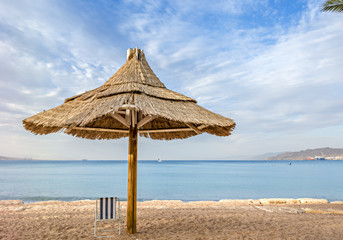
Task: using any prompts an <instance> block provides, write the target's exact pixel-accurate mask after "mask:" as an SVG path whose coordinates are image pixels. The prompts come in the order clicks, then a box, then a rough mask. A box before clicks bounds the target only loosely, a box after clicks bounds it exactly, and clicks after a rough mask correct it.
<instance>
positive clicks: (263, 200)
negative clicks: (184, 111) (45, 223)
mask: <svg viewBox="0 0 343 240" xmlns="http://www.w3.org/2000/svg"><path fill="white" fill-rule="evenodd" d="M95 201H96V200H93V199H82V200H73V201H63V200H46V201H32V202H24V200H19V199H15V200H12V199H11V200H0V206H2V205H18V204H20V205H30V204H35V205H39V204H44V205H45V204H48V203H77V202H84V203H86V202H95ZM121 203H125V204H126V201H121ZM146 203H158V204H168V203H173V204H180V205H182V204H183V205H192V204H195V205H199V204H202V203H205V204H207V205H211V204H212V205H218V204H229V205H230V204H232V205H257V206H258V205H273V204H274V205H275V204H276V205H277V204H287V205H291V204H343V201H341V200H337V201H329V200H327V199H322V198H261V199H221V200H218V201H212V200H197V201H183V200H158V199H156V200H146V201H137V204H138V205H144V204H146Z"/></svg>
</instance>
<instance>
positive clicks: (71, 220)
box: [0, 199, 343, 240]
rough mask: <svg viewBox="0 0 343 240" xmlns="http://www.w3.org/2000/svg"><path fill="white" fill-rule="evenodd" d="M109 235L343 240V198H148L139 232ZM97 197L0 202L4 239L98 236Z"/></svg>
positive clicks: (140, 209) (141, 206)
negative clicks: (93, 198) (156, 199)
mask: <svg viewBox="0 0 343 240" xmlns="http://www.w3.org/2000/svg"><path fill="white" fill-rule="evenodd" d="M121 205H122V211H121V213H122V214H121V215H122V219H121V224H122V234H121V235H120V236H115V237H113V238H109V239H135V240H136V239H142V240H143V239H343V202H332V203H327V201H326V200H313V199H307V200H306V199H305V200H304V199H303V200H296V199H260V200H222V201H220V202H212V201H208V202H189V203H184V202H182V201H148V202H141V203H138V213H137V234H135V235H128V234H127V233H126V203H125V202H121ZM94 211H95V201H91V200H85V201H75V202H61V201H48V202H37V203H31V204H23V203H22V202H21V201H0V239H96V238H94V237H93V231H94Z"/></svg>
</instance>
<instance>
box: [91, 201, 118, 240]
mask: <svg viewBox="0 0 343 240" xmlns="http://www.w3.org/2000/svg"><path fill="white" fill-rule="evenodd" d="M116 222H118V223H116ZM115 231H118V234H119V235H120V200H119V198H117V197H107V198H99V199H98V200H96V207H95V227H94V236H95V237H97V238H103V237H112V236H114V234H110V235H106V234H104V235H102V234H101V233H104V232H106V233H107V234H109V233H110V232H115ZM99 233H100V234H99Z"/></svg>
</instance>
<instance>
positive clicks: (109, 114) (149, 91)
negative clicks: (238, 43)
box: [23, 48, 235, 140]
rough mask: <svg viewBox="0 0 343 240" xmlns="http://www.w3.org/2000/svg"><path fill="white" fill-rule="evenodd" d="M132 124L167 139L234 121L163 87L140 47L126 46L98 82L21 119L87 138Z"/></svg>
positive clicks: (31, 126) (219, 131)
mask: <svg viewBox="0 0 343 240" xmlns="http://www.w3.org/2000/svg"><path fill="white" fill-rule="evenodd" d="M130 124H133V125H136V126H137V127H138V133H139V134H140V136H144V137H150V138H152V139H166V140H169V139H177V138H187V137H191V136H194V135H197V134H201V133H203V132H207V133H209V134H214V135H217V136H228V135H230V134H231V131H232V130H233V129H234V127H235V123H234V122H233V121H232V120H231V119H229V118H226V117H223V116H221V115H218V114H215V113H213V112H210V111H208V110H206V109H205V108H202V107H200V106H199V105H197V102H196V101H195V100H194V99H192V98H189V97H186V96H184V95H182V94H180V93H176V92H173V91H171V90H169V89H167V88H166V87H165V86H164V85H163V83H162V82H161V81H160V80H159V79H158V77H157V76H156V75H155V74H154V72H153V71H152V70H151V68H150V66H149V65H148V62H147V61H146V59H145V55H144V53H143V51H142V50H140V49H138V48H136V49H129V50H128V57H127V61H126V63H125V64H124V65H123V66H122V67H121V68H120V69H119V70H118V71H117V72H116V73H115V74H114V75H113V76H112V77H111V78H110V79H109V80H108V81H106V82H105V83H104V84H103V85H102V86H100V87H98V88H96V89H94V90H91V91H88V92H85V93H82V94H79V95H76V96H74V97H71V98H67V99H66V100H65V102H64V103H63V104H62V105H60V106H58V107H55V108H53V109H50V110H48V111H44V112H41V113H38V114H36V115H34V116H32V117H29V118H26V119H24V120H23V125H24V127H25V128H26V129H27V130H29V131H31V132H33V133H35V134H49V133H53V132H57V131H59V130H63V131H64V132H65V133H67V134H71V135H73V136H76V137H82V138H88V139H114V138H121V137H126V136H128V129H129V127H130Z"/></svg>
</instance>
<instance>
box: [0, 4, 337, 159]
mask: <svg viewBox="0 0 343 240" xmlns="http://www.w3.org/2000/svg"><path fill="white" fill-rule="evenodd" d="M323 2H324V1H319V0H308V1H300V0H299V1H297V0H295V1H288V0H274V1H267V0H261V1H253V0H230V1H229V0H227V1H224V0H218V1H206V0H204V1H197V0H182V1H181V0H172V1H158V0H152V1H143V0H125V1H114V0H113V1H106V0H97V1H95V0H94V1H91V0H89V1H81V0H75V1H69V0H36V1H25V0H15V1H13V0H0V63H1V64H0V116H1V117H0V155H1V156H11V157H20V158H24V157H27V158H34V159H44V160H68V159H70V160H74V159H92V160H100V159H101V160H125V159H127V152H128V139H127V138H123V139H119V140H95V141H94V140H86V139H80V138H75V137H72V136H70V135H66V134H63V133H61V132H58V133H54V134H49V135H34V134H33V133H31V132H28V131H26V130H25V129H24V128H23V126H22V120H23V119H25V118H27V117H29V116H31V115H34V114H36V113H38V112H41V111H43V110H48V109H50V108H53V107H56V106H58V105H60V104H62V103H63V102H64V99H65V98H68V97H71V96H74V95H76V94H79V93H83V92H84V91H88V90H91V89H94V88H96V87H98V86H100V85H102V84H103V83H104V82H105V81H106V80H107V79H108V78H109V77H111V76H112V75H113V74H114V73H115V72H116V71H117V70H118V69H119V68H120V67H121V66H122V65H123V64H124V63H125V61H126V50H127V49H128V48H134V47H136V46H138V47H139V48H140V49H143V50H144V52H145V55H146V58H147V61H148V62H149V65H150V66H151V68H152V69H153V71H154V72H155V74H156V75H157V76H158V77H159V79H160V80H161V81H162V82H163V83H164V84H165V86H166V87H167V88H169V89H171V90H173V91H176V92H180V93H182V94H184V95H186V96H189V97H191V98H194V99H196V100H197V101H198V104H199V105H201V106H203V107H205V108H207V109H209V110H211V111H213V112H216V113H218V114H221V115H224V116H226V117H229V118H231V119H233V120H234V121H235V122H236V124H237V126H236V129H235V130H234V131H233V133H232V135H231V136H229V137H217V136H213V135H209V134H206V133H205V134H202V135H198V136H195V137H192V138H188V139H184V140H173V141H157V140H151V139H147V138H139V140H138V159H139V160H155V159H157V158H161V159H163V160H167V159H168V160H181V159H182V160H214V159H218V160H224V159H228V160H230V159H237V160H239V159H256V158H261V155H263V154H265V153H279V152H285V151H299V150H305V149H311V148H319V147H333V148H341V147H343V144H342V143H343V137H342V136H343V111H342V110H343V98H342V96H343V94H342V93H343V79H342V77H343V67H342V63H343V44H342V43H343V40H342V39H343V31H342V29H343V14H339V13H327V12H325V13H324V12H321V11H320V8H321V5H322V4H323Z"/></svg>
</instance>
